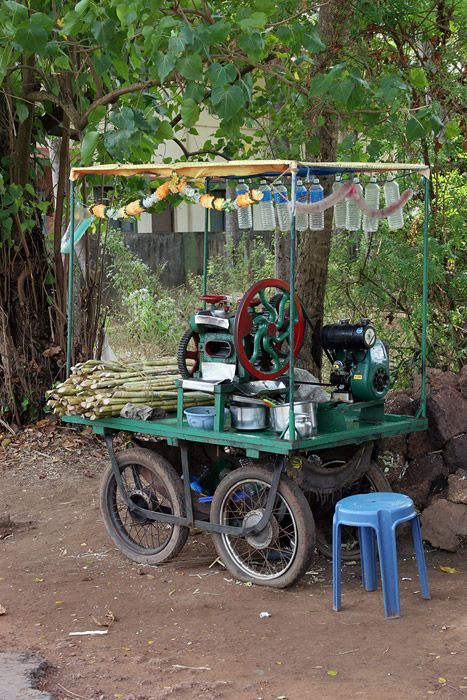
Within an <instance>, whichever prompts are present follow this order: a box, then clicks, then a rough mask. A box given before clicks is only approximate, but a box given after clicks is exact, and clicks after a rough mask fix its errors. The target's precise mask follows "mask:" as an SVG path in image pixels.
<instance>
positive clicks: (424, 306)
mask: <svg viewBox="0 0 467 700" xmlns="http://www.w3.org/2000/svg"><path fill="white" fill-rule="evenodd" d="M423 179H424V184H425V197H424V204H425V216H424V220H423V291H422V382H421V387H420V416H421V417H422V418H426V331H427V319H428V234H429V219H430V181H429V179H428V178H427V177H425V176H424V178H423Z"/></svg>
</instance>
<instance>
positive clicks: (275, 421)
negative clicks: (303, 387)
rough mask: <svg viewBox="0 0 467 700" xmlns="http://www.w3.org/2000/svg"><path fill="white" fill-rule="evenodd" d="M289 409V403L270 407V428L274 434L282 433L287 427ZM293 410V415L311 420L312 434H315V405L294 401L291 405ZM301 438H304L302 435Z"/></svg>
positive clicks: (309, 402)
mask: <svg viewBox="0 0 467 700" xmlns="http://www.w3.org/2000/svg"><path fill="white" fill-rule="evenodd" d="M289 407H290V404H289V403H283V404H281V405H280V406H272V407H271V408H270V409H269V415H270V420H271V428H272V429H273V430H274V431H275V432H276V433H282V431H284V430H285V429H286V428H287V426H288V425H289ZM293 410H294V413H295V415H297V414H298V413H301V414H306V415H307V416H309V418H310V419H311V430H312V433H314V432H316V428H317V426H318V422H317V413H316V404H315V403H313V402H312V401H296V402H295V403H294V405H293ZM307 430H308V428H307ZM297 432H298V431H297ZM301 437H305V436H304V435H303V436H301ZM307 437H308V436H307Z"/></svg>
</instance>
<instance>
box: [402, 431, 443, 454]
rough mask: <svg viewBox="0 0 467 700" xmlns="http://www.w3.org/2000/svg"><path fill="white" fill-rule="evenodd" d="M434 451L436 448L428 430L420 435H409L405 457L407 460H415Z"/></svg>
mask: <svg viewBox="0 0 467 700" xmlns="http://www.w3.org/2000/svg"><path fill="white" fill-rule="evenodd" d="M435 450H436V446H435V444H434V442H433V440H432V438H431V435H430V433H429V431H428V430H424V431H423V432H422V433H410V435H409V436H408V438H407V457H408V458H409V459H416V458H417V457H421V455H425V454H427V453H428V452H434V451H435Z"/></svg>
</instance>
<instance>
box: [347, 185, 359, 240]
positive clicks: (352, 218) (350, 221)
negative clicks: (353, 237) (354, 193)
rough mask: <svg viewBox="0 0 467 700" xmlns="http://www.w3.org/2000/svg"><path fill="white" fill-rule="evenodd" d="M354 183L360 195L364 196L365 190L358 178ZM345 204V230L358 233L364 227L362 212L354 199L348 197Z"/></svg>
mask: <svg viewBox="0 0 467 700" xmlns="http://www.w3.org/2000/svg"><path fill="white" fill-rule="evenodd" d="M353 183H354V185H356V187H357V189H358V191H359V192H360V194H361V195H363V188H362V186H361V184H360V180H359V179H358V177H355V178H354V179H353ZM345 203H346V212H345V228H346V229H347V231H358V230H359V229H360V228H361V226H362V211H361V209H359V208H358V206H357V203H356V201H355V200H354V199H352V197H347V198H346V200H345Z"/></svg>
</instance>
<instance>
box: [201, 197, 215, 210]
mask: <svg viewBox="0 0 467 700" xmlns="http://www.w3.org/2000/svg"><path fill="white" fill-rule="evenodd" d="M213 200H214V196H213V195H212V194H202V195H201V197H200V198H199V203H200V204H201V206H202V207H206V209H212V203H213Z"/></svg>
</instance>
